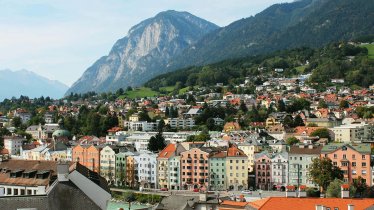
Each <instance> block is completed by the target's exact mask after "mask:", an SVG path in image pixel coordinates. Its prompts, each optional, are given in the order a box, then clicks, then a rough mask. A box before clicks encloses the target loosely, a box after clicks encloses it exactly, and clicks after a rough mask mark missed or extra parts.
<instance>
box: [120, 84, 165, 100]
mask: <svg viewBox="0 0 374 210" xmlns="http://www.w3.org/2000/svg"><path fill="white" fill-rule="evenodd" d="M158 94H159V93H158V92H156V91H153V90H151V88H146V87H141V88H135V89H134V90H132V91H126V93H125V94H124V95H123V96H120V98H131V99H134V98H144V97H153V96H157V95H158Z"/></svg>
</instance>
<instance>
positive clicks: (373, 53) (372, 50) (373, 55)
mask: <svg viewBox="0 0 374 210" xmlns="http://www.w3.org/2000/svg"><path fill="white" fill-rule="evenodd" d="M364 47H366V48H367V49H368V51H369V53H368V54H369V58H370V59H374V44H367V45H364Z"/></svg>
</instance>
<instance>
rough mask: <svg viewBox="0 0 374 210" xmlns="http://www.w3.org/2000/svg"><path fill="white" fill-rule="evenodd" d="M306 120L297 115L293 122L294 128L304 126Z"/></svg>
mask: <svg viewBox="0 0 374 210" xmlns="http://www.w3.org/2000/svg"><path fill="white" fill-rule="evenodd" d="M304 125H305V124H304V120H303V119H302V118H301V117H300V115H296V117H295V119H294V120H293V126H294V127H297V126H304Z"/></svg>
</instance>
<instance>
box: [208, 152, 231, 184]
mask: <svg viewBox="0 0 374 210" xmlns="http://www.w3.org/2000/svg"><path fill="white" fill-rule="evenodd" d="M226 157H227V151H220V152H216V153H212V154H211V155H210V156H209V166H210V167H209V168H210V187H209V188H210V190H226V189H228V188H227V177H226V174H227V173H226Z"/></svg>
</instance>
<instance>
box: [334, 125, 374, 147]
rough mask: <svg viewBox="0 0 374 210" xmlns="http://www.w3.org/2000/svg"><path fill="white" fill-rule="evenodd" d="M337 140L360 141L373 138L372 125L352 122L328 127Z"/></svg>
mask: <svg viewBox="0 0 374 210" xmlns="http://www.w3.org/2000/svg"><path fill="white" fill-rule="evenodd" d="M330 130H331V131H332V132H334V137H335V141H337V142H362V141H371V140H372V139H373V130H374V128H373V126H372V125H369V124H365V123H364V122H362V123H352V124H347V125H340V126H337V127H333V128H330Z"/></svg>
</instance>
